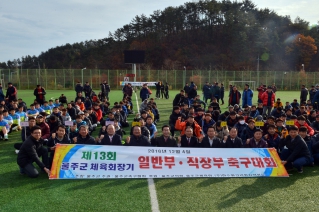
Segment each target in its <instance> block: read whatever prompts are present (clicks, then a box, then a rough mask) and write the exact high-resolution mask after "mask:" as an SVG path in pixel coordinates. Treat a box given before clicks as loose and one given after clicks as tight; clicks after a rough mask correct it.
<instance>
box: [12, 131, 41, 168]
mask: <svg viewBox="0 0 319 212" xmlns="http://www.w3.org/2000/svg"><path fill="white" fill-rule="evenodd" d="M42 147H43V143H42V139H41V140H40V141H36V140H35V138H34V137H33V136H29V137H28V138H27V140H26V141H25V142H23V144H22V146H21V148H20V151H19V153H18V157H17V163H18V165H19V166H21V167H25V166H26V165H27V164H29V163H32V162H35V163H36V164H37V165H38V166H39V167H40V168H41V169H44V167H45V165H44V163H42V161H41V160H40V158H39V156H38V151H39V150H40V149H41V148H42Z"/></svg>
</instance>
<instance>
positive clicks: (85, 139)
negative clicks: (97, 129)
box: [76, 135, 95, 144]
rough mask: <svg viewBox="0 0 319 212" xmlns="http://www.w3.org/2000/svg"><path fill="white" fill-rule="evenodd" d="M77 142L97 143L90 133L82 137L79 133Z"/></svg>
mask: <svg viewBox="0 0 319 212" xmlns="http://www.w3.org/2000/svg"><path fill="white" fill-rule="evenodd" d="M76 144H95V140H94V138H93V137H92V136H90V135H87V136H86V137H85V138H82V136H81V135H78V136H77V142H76Z"/></svg>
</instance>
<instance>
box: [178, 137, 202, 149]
mask: <svg viewBox="0 0 319 212" xmlns="http://www.w3.org/2000/svg"><path fill="white" fill-rule="evenodd" d="M197 146H198V138H197V137H195V136H192V137H190V142H189V144H188V140H187V138H186V135H183V136H182V137H181V147H197Z"/></svg>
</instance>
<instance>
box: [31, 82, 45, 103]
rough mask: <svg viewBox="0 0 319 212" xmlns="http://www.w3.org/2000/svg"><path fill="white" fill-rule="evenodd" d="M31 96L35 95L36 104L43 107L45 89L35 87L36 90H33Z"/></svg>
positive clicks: (38, 86) (39, 86)
mask: <svg viewBox="0 0 319 212" xmlns="http://www.w3.org/2000/svg"><path fill="white" fill-rule="evenodd" d="M33 94H34V95H35V98H36V100H37V102H38V103H39V104H40V105H43V104H44V101H45V94H46V92H45V89H44V88H43V87H42V86H41V85H37V87H36V89H34V92H33Z"/></svg>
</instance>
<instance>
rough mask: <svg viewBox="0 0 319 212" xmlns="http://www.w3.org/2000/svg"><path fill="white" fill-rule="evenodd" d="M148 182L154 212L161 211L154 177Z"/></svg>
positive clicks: (138, 108)
mask: <svg viewBox="0 0 319 212" xmlns="http://www.w3.org/2000/svg"><path fill="white" fill-rule="evenodd" d="M134 94H135V100H136V108H137V111H138V112H139V111H140V107H139V105H138V99H137V95H136V92H134ZM147 183H148V191H149V192H150V197H151V207H152V212H160V210H159V207H158V200H157V194H156V188H155V183H154V180H153V178H148V179H147Z"/></svg>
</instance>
